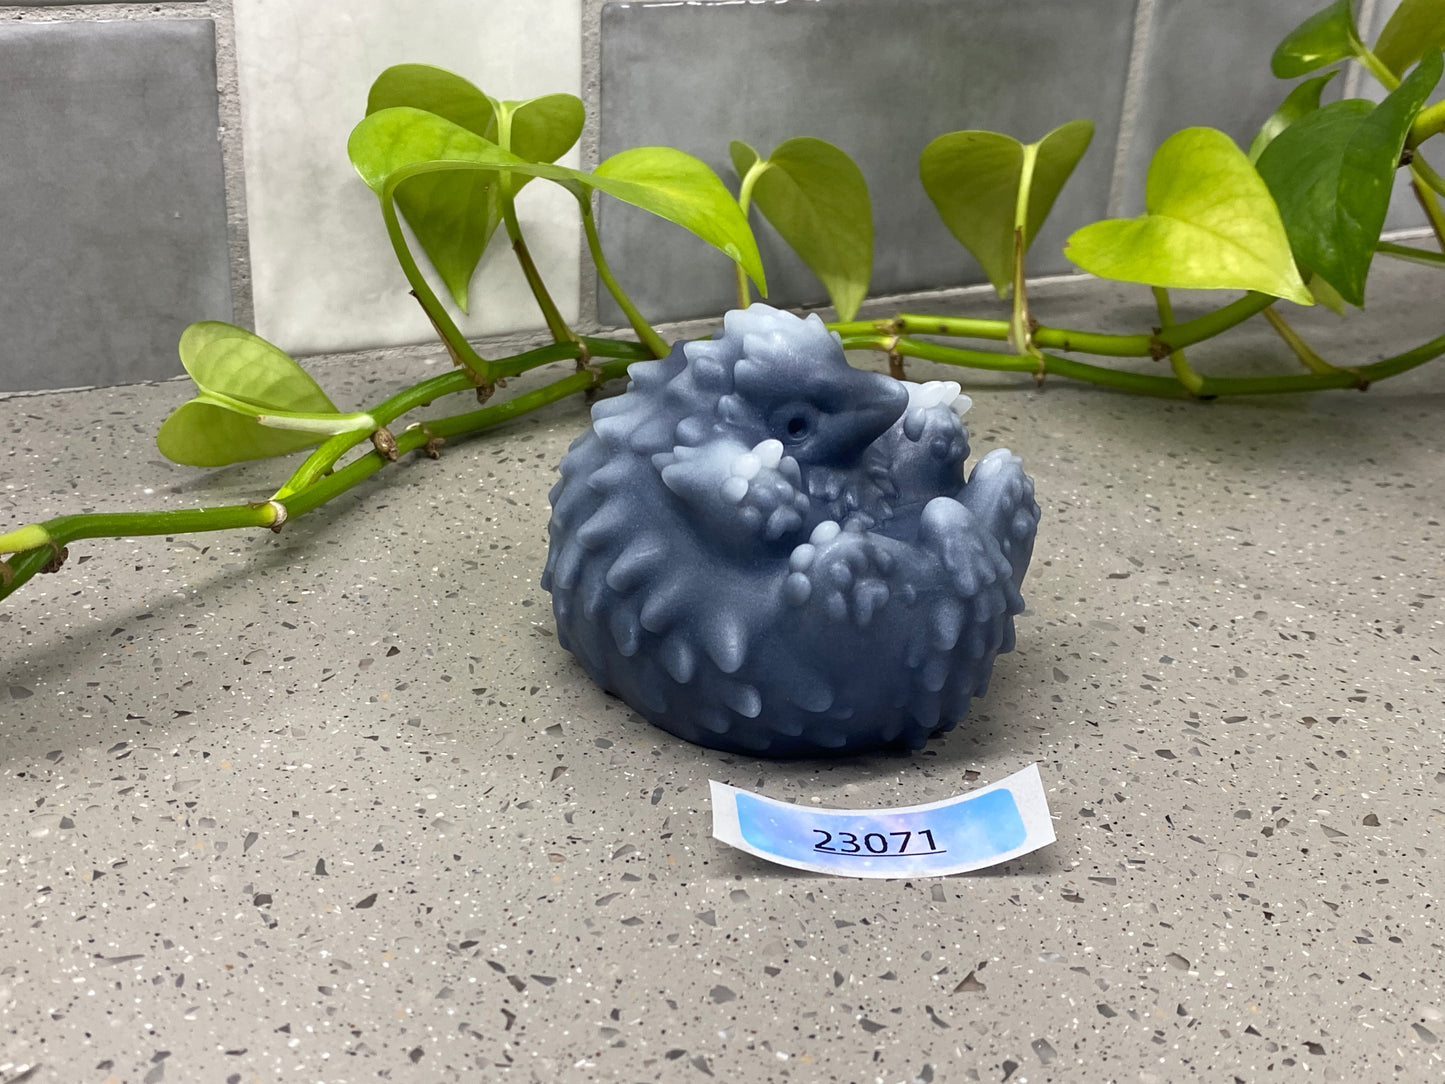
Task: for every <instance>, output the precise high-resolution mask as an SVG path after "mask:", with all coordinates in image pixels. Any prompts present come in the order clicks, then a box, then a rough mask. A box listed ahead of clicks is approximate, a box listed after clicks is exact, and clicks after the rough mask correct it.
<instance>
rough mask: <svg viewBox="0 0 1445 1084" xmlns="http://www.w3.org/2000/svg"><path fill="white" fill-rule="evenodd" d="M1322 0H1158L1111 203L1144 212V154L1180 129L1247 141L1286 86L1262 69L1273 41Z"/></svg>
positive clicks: (1333, 91)
mask: <svg viewBox="0 0 1445 1084" xmlns="http://www.w3.org/2000/svg"><path fill="white" fill-rule="evenodd" d="M1323 6H1324V4H1323V0H1270V2H1269V3H1264V4H1262V3H1260V2H1259V0H1208V2H1207V3H1200V0H1157V2H1156V3H1155V4H1154V14H1153V18H1152V20H1151V21H1150V26H1149V39H1148V45H1147V48H1146V51H1145V54H1144V71H1143V73H1142V74H1143V81H1142V85H1141V86H1140V88H1139V90H1140V93H1139V107H1138V112H1137V114H1136V120H1135V124H1134V126H1133V130H1132V132H1131V133H1130V137H1129V147H1128V152H1127V155H1126V158H1125V162H1124V175H1123V176H1122V177H1121V178H1120V193H1119V195H1120V198H1119V202H1118V205H1117V206H1116V207H1115V208H1114V210H1115V211H1116V212H1117V213H1118V214H1121V215H1125V216H1129V215H1136V214H1142V213H1143V211H1144V178H1145V176H1146V175H1147V173H1148V171H1149V160H1150V159H1151V158H1152V157H1153V156H1154V152H1155V150H1157V149H1158V147H1159V144H1161V143H1163V142H1164V140H1166V139H1168V138H1169V136H1171V135H1173V134H1174V133H1175V132H1177V131H1179V130H1180V129H1181V128H1192V127H1195V126H1201V125H1202V126H1207V127H1210V128H1218V129H1220V130H1221V131H1224V132H1227V133H1229V135H1231V136H1232V137H1234V139H1235V141H1236V142H1238V143H1239V144H1240V146H1241V147H1245V148H1247V147H1248V146H1249V144H1250V141H1251V140H1253V139H1254V135H1255V133H1256V132H1258V131H1259V127H1260V125H1261V124H1263V123H1264V122H1265V121H1266V120H1267V119H1268V118H1269V115H1270V114H1271V113H1273V112H1274V111H1275V109H1276V108H1278V106H1279V103H1280V102H1282V101H1283V100H1284V97H1285V95H1286V94H1288V93H1289V90H1290V87H1291V86H1293V83H1292V82H1286V81H1284V80H1281V79H1276V78H1275V77H1274V75H1273V74H1272V73H1271V72H1270V70H1269V58H1270V56H1271V54H1273V52H1274V48H1275V46H1276V45H1278V44H1279V42H1280V41H1281V40H1282V39H1283V38H1284V36H1285V35H1286V34H1288V33H1289V32H1290V31H1291V30H1293V29H1294V28H1295V27H1296V26H1298V25H1299V24H1300V23H1301V22H1303V21H1304V20H1305V19H1306V18H1308V17H1309V16H1310V15H1313V14H1314V13H1315V12H1316V11H1318V10H1319V9H1320V8H1321V7H1323ZM1343 81H1344V78H1343V76H1337V77H1336V78H1335V79H1334V81H1333V82H1332V83H1331V84H1330V86H1329V87H1328V88H1326V89H1327V98H1328V96H1330V95H1333V96H1334V97H1339V94H1340V86H1339V84H1341V83H1343Z"/></svg>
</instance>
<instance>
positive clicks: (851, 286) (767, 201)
mask: <svg viewBox="0 0 1445 1084" xmlns="http://www.w3.org/2000/svg"><path fill="white" fill-rule="evenodd" d="M729 150H730V152H731V155H732V160H733V167H734V168H735V169H736V170H737V171H738V176H739V177H747V175H748V173H749V171H750V170H753V169H754V167H755V166H756V165H758V163H759V159H758V155H757V152H756V151H754V150H753V149H752V148H751V147H749V146H748V145H747V144H746V143H737V142H735V143H733V144H732V146H731V147H730V148H729ZM755 176H756V180H755V181H754V183H753V189H752V202H753V203H755V204H756V205H757V208H758V210H759V211H761V212H762V214H763V217H764V218H766V219H767V220H768V221H769V222H770V223H771V224H772V226H773V228H774V229H776V230H777V231H778V233H779V234H780V235H781V236H782V238H783V240H784V241H786V242H787V243H788V244H789V245H790V246H791V247H792V249H793V251H794V252H796V253H797V254H798V256H799V257H800V258H801V259H802V261H803V262H804V263H805V264H807V265H808V268H809V269H810V270H811V271H812V272H813V274H815V275H817V276H818V278H819V279H820V280H821V281H822V283H823V287H824V289H826V290H827V291H828V297H829V298H830V299H831V300H832V302H833V308H834V309H835V310H836V311H837V313H838V319H839V320H851V319H853V317H854V315H855V314H856V313H857V312H858V306H859V305H861V304H862V303H863V299H864V298H865V297H867V296H868V280H869V278H870V277H871V275H872V273H873V208H872V205H871V204H870V203H869V200H868V182H867V181H866V180H864V179H863V172H862V170H860V169H859V168H858V166H857V165H856V164H855V163H854V161H853V159H851V158H849V157H848V155H847V154H845V153H844V152H843V151H841V150H839V149H838V148H837V147H835V146H833V144H831V143H825V142H824V141H823V140H821V139H811V138H800V139H789V140H787V141H785V142H783V143H780V144H778V146H777V148H776V149H775V150H774V151H773V153H772V154H771V155H770V156H769V157H768V159H767V160H766V161H765V162H762V163H761V167H760V168H759V169H758V170H757V172H756V174H755Z"/></svg>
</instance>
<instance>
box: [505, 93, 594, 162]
mask: <svg viewBox="0 0 1445 1084" xmlns="http://www.w3.org/2000/svg"><path fill="white" fill-rule="evenodd" d="M501 104H502V108H503V109H505V110H506V111H507V113H508V114H509V119H510V123H509V125H508V127H509V128H510V133H509V135H510V139H509V141H508V142H505V143H501V144H500V145H501V146H502V147H504V148H505V149H507V150H509V151H511V152H512V153H513V154H515V155H516V156H517V157H518V158H525V159H526V160H527V161H529V162H555V161H557V159H559V158H561V157H562V156H563V155H564V154H566V153H567V152H568V151H570V150H571V149H572V147H573V145H574V144H576V142H577V138H578V136H580V135H581V134H582V124H583V122H584V121H585V120H586V115H587V113H586V110H585V109H584V108H583V106H582V99H581V98H579V97H577V96H576V95H575V94H544V95H543V96H542V97H540V98H531V99H528V100H527V101H525V102H502V103H501ZM529 179H530V178H526V177H523V178H519V180H521V181H522V182H523V183H525V182H526V181H527V180H529Z"/></svg>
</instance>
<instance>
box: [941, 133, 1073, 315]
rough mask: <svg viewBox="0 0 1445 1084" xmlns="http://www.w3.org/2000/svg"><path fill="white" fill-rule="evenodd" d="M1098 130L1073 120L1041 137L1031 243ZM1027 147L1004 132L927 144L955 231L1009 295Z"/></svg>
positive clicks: (1032, 183) (1031, 200)
mask: <svg viewBox="0 0 1445 1084" xmlns="http://www.w3.org/2000/svg"><path fill="white" fill-rule="evenodd" d="M1093 136H1094V125H1093V122H1092V121H1088V120H1072V121H1069V122H1068V123H1067V124H1063V125H1060V126H1059V127H1058V128H1055V129H1054V130H1053V131H1052V132H1050V133H1049V134H1048V135H1046V136H1044V138H1043V139H1041V140H1039V141H1038V142H1037V143H1035V144H1033V148H1032V151H1033V153H1032V159H1033V169H1032V173H1031V174H1030V177H1029V179H1028V180H1029V197H1028V213H1027V221H1026V222H1025V223H1024V224H1023V225H1024V249H1025V251H1027V250H1028V246H1029V245H1030V244H1032V243H1033V239H1034V237H1035V235H1036V234H1037V233H1038V231H1039V227H1040V226H1042V225H1043V223H1044V219H1046V218H1047V217H1048V214H1049V211H1050V210H1052V209H1053V206H1054V201H1055V200H1056V199H1057V198H1058V195H1059V190H1060V189H1062V188H1063V186H1064V182H1065V181H1067V180H1068V179H1069V175H1070V174H1072V173H1073V171H1074V167H1075V166H1076V165H1078V163H1079V159H1080V158H1082V157H1083V154H1084V151H1086V150H1087V149H1088V147H1089V141H1090V140H1091V139H1092V138H1093ZM1029 157H1030V156H1029V154H1028V152H1027V148H1025V147H1024V145H1023V144H1022V143H1020V142H1019V141H1018V140H1017V139H1014V138H1013V137H1012V136H1007V135H1002V134H1000V133H998V132H981V131H963V132H950V133H948V134H947V135H941V136H939V137H938V138H937V139H935V140H934V141H933V142H932V143H930V144H929V145H928V146H927V147H925V148H924V149H923V154H922V156H921V157H920V159H919V163H918V168H919V175H920V177H921V178H922V180H923V188H924V191H926V192H927V193H928V196H929V198H930V199H931V200H933V205H934V206H935V207H936V208H938V213H939V215H940V216H941V217H942V218H943V222H944V224H945V225H946V226H947V227H948V229H949V232H950V233H952V234H953V236H954V237H956V238H957V239H958V241H959V243H960V244H962V245H963V246H964V247H965V248H967V249H968V251H969V252H971V253H972V254H973V258H974V259H976V260H977V261H978V262H979V266H980V267H982V268H983V271H984V274H986V275H987V276H988V280H989V282H991V283H993V286H994V289H995V290H997V291H998V293H999V296H1000V297H1002V296H1003V295H1004V294H1006V293H1007V292H1008V288H1009V286H1010V284H1011V283H1012V282H1013V277H1014V227H1015V226H1016V225H1017V223H1016V222H1015V219H1016V218H1017V217H1018V198H1019V186H1020V185H1021V184H1022V183H1023V181H1024V169H1025V165H1026V164H1027V160H1028V159H1029Z"/></svg>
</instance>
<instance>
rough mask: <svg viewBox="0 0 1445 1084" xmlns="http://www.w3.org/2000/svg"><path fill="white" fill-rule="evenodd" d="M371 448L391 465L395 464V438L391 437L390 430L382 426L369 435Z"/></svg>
mask: <svg viewBox="0 0 1445 1084" xmlns="http://www.w3.org/2000/svg"><path fill="white" fill-rule="evenodd" d="M371 443H372V446H373V447H374V448H375V449H376V450H377V451H378V452H380V453H381V454H382V455H383V456H385V457H386V458H387V460H389V461H390V462H392V463H395V462H396V455H397V453H396V438H395V437H394V436H392V435H391V430H390V429H388V428H387V427H386V426H384V425H383V426H382V427H381V428H380V429H378V430H376V431H375V432H374V433H372V434H371Z"/></svg>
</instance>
